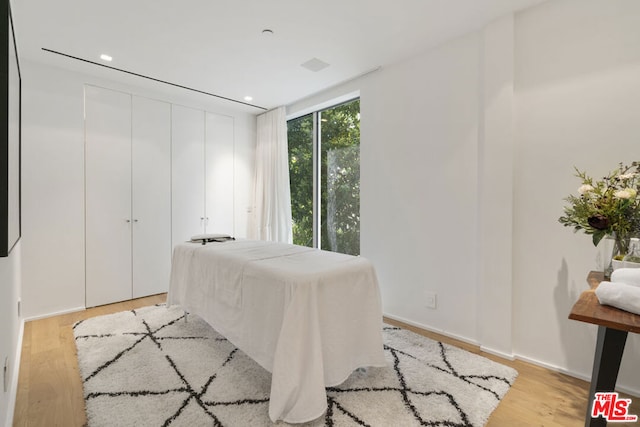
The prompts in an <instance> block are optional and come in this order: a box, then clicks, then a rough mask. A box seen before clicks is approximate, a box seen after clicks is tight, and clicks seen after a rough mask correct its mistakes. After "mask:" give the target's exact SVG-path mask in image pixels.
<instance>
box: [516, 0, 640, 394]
mask: <svg viewBox="0 0 640 427" xmlns="http://www.w3.org/2000/svg"><path fill="white" fill-rule="evenodd" d="M515 52H516V56H515V58H516V61H515V64H516V70H515V91H516V116H517V120H516V123H517V126H516V141H517V147H516V161H515V170H516V173H515V192H514V212H515V216H514V236H513V247H514V250H513V257H514V259H513V263H514V264H513V265H514V307H513V312H514V322H513V329H514V348H515V350H516V352H517V353H519V354H522V355H526V356H527V357H530V358H532V359H535V360H538V361H541V362H544V363H547V364H550V365H555V366H558V367H560V368H562V369H567V370H570V371H572V372H574V373H577V374H579V375H582V376H584V377H589V376H590V374H591V364H592V362H593V349H594V343H595V334H596V329H595V327H592V326H587V325H585V324H583V323H580V322H576V321H572V320H568V319H567V315H568V313H569V311H570V310H571V306H572V305H573V303H574V301H575V300H576V299H577V298H578V296H579V294H580V293H581V292H582V291H584V290H585V289H586V288H587V285H586V283H585V277H586V274H587V272H588V271H589V270H595V269H597V268H598V265H597V262H596V260H597V252H598V251H597V250H596V249H595V248H594V247H593V245H592V244H591V239H590V237H589V236H586V235H583V234H573V233H572V231H571V229H568V228H563V227H562V226H561V225H560V224H559V223H558V222H557V219H558V217H559V216H560V215H561V214H562V208H563V206H564V202H563V200H562V199H563V198H564V197H566V196H568V195H569V194H570V193H573V194H576V189H577V187H578V186H579V184H580V182H579V181H578V180H577V179H576V178H575V177H573V176H572V175H573V167H574V165H575V166H577V167H579V168H580V169H583V170H587V171H588V172H589V173H590V174H592V175H594V176H595V177H600V176H604V174H606V173H607V172H608V171H610V170H611V169H613V168H615V167H616V166H617V164H618V162H620V161H625V162H631V161H633V160H640V2H638V1H636V0H614V1H601V0H562V1H552V2H547V3H544V4H542V5H540V6H538V7H536V8H533V9H530V10H528V11H525V12H523V13H521V14H519V15H517V17H516V21H515ZM632 335H633V334H632ZM639 357H640V340H638V337H637V336H631V337H630V339H629V342H628V343H627V348H626V351H625V356H624V359H623V364H622V371H621V374H620V381H619V384H620V385H622V386H623V387H628V388H630V389H633V390H635V394H638V393H640V371H638V369H637V365H636V364H637V360H638V358H639ZM634 365H636V366H634Z"/></svg>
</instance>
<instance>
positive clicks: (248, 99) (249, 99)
mask: <svg viewBox="0 0 640 427" xmlns="http://www.w3.org/2000/svg"><path fill="white" fill-rule="evenodd" d="M244 100H245V101H253V96H249V95H247V96H245V97H244Z"/></svg>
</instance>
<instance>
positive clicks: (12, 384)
mask: <svg viewBox="0 0 640 427" xmlns="http://www.w3.org/2000/svg"><path fill="white" fill-rule="evenodd" d="M21 246H22V243H21V242H20V241H19V242H18V244H17V245H16V246H14V248H13V250H12V251H11V253H10V254H9V256H8V257H5V258H0V426H10V425H11V424H12V420H13V409H14V405H15V398H16V390H17V385H18V368H19V365H20V360H19V359H20V348H19V346H20V342H21V341H22V340H21V338H20V335H19V334H20V330H21V319H20V316H19V315H18V299H19V298H20V258H21ZM7 358H8V359H7ZM6 359H7V360H8V371H7V376H8V378H7V385H8V389H7V391H5V390H4V385H3V378H2V370H3V367H4V361H5V360H6Z"/></svg>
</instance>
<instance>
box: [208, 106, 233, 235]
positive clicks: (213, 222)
mask: <svg viewBox="0 0 640 427" xmlns="http://www.w3.org/2000/svg"><path fill="white" fill-rule="evenodd" d="M205 152H206V153H205V154H206V156H205V159H206V164H205V169H206V176H207V179H206V187H205V189H206V210H205V212H206V216H207V217H208V218H209V221H208V222H207V227H206V231H207V233H226V234H230V235H233V234H234V228H233V226H234V220H233V218H234V198H233V189H234V161H233V158H234V133H233V117H229V116H222V115H219V114H213V113H209V112H207V113H206V145H205Z"/></svg>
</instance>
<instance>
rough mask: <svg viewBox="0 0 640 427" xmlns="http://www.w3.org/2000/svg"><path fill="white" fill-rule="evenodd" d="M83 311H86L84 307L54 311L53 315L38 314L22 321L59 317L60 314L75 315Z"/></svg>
mask: <svg viewBox="0 0 640 427" xmlns="http://www.w3.org/2000/svg"><path fill="white" fill-rule="evenodd" d="M84 310H86V307H76V308H70V309H68V310H61V311H55V312H53V313H47V314H39V315H37V316H31V317H27V318H25V319H24V321H25V322H31V321H33V320H40V319H46V318H47V317H53V316H60V315H61V314H69V313H75V312H78V311H84Z"/></svg>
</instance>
